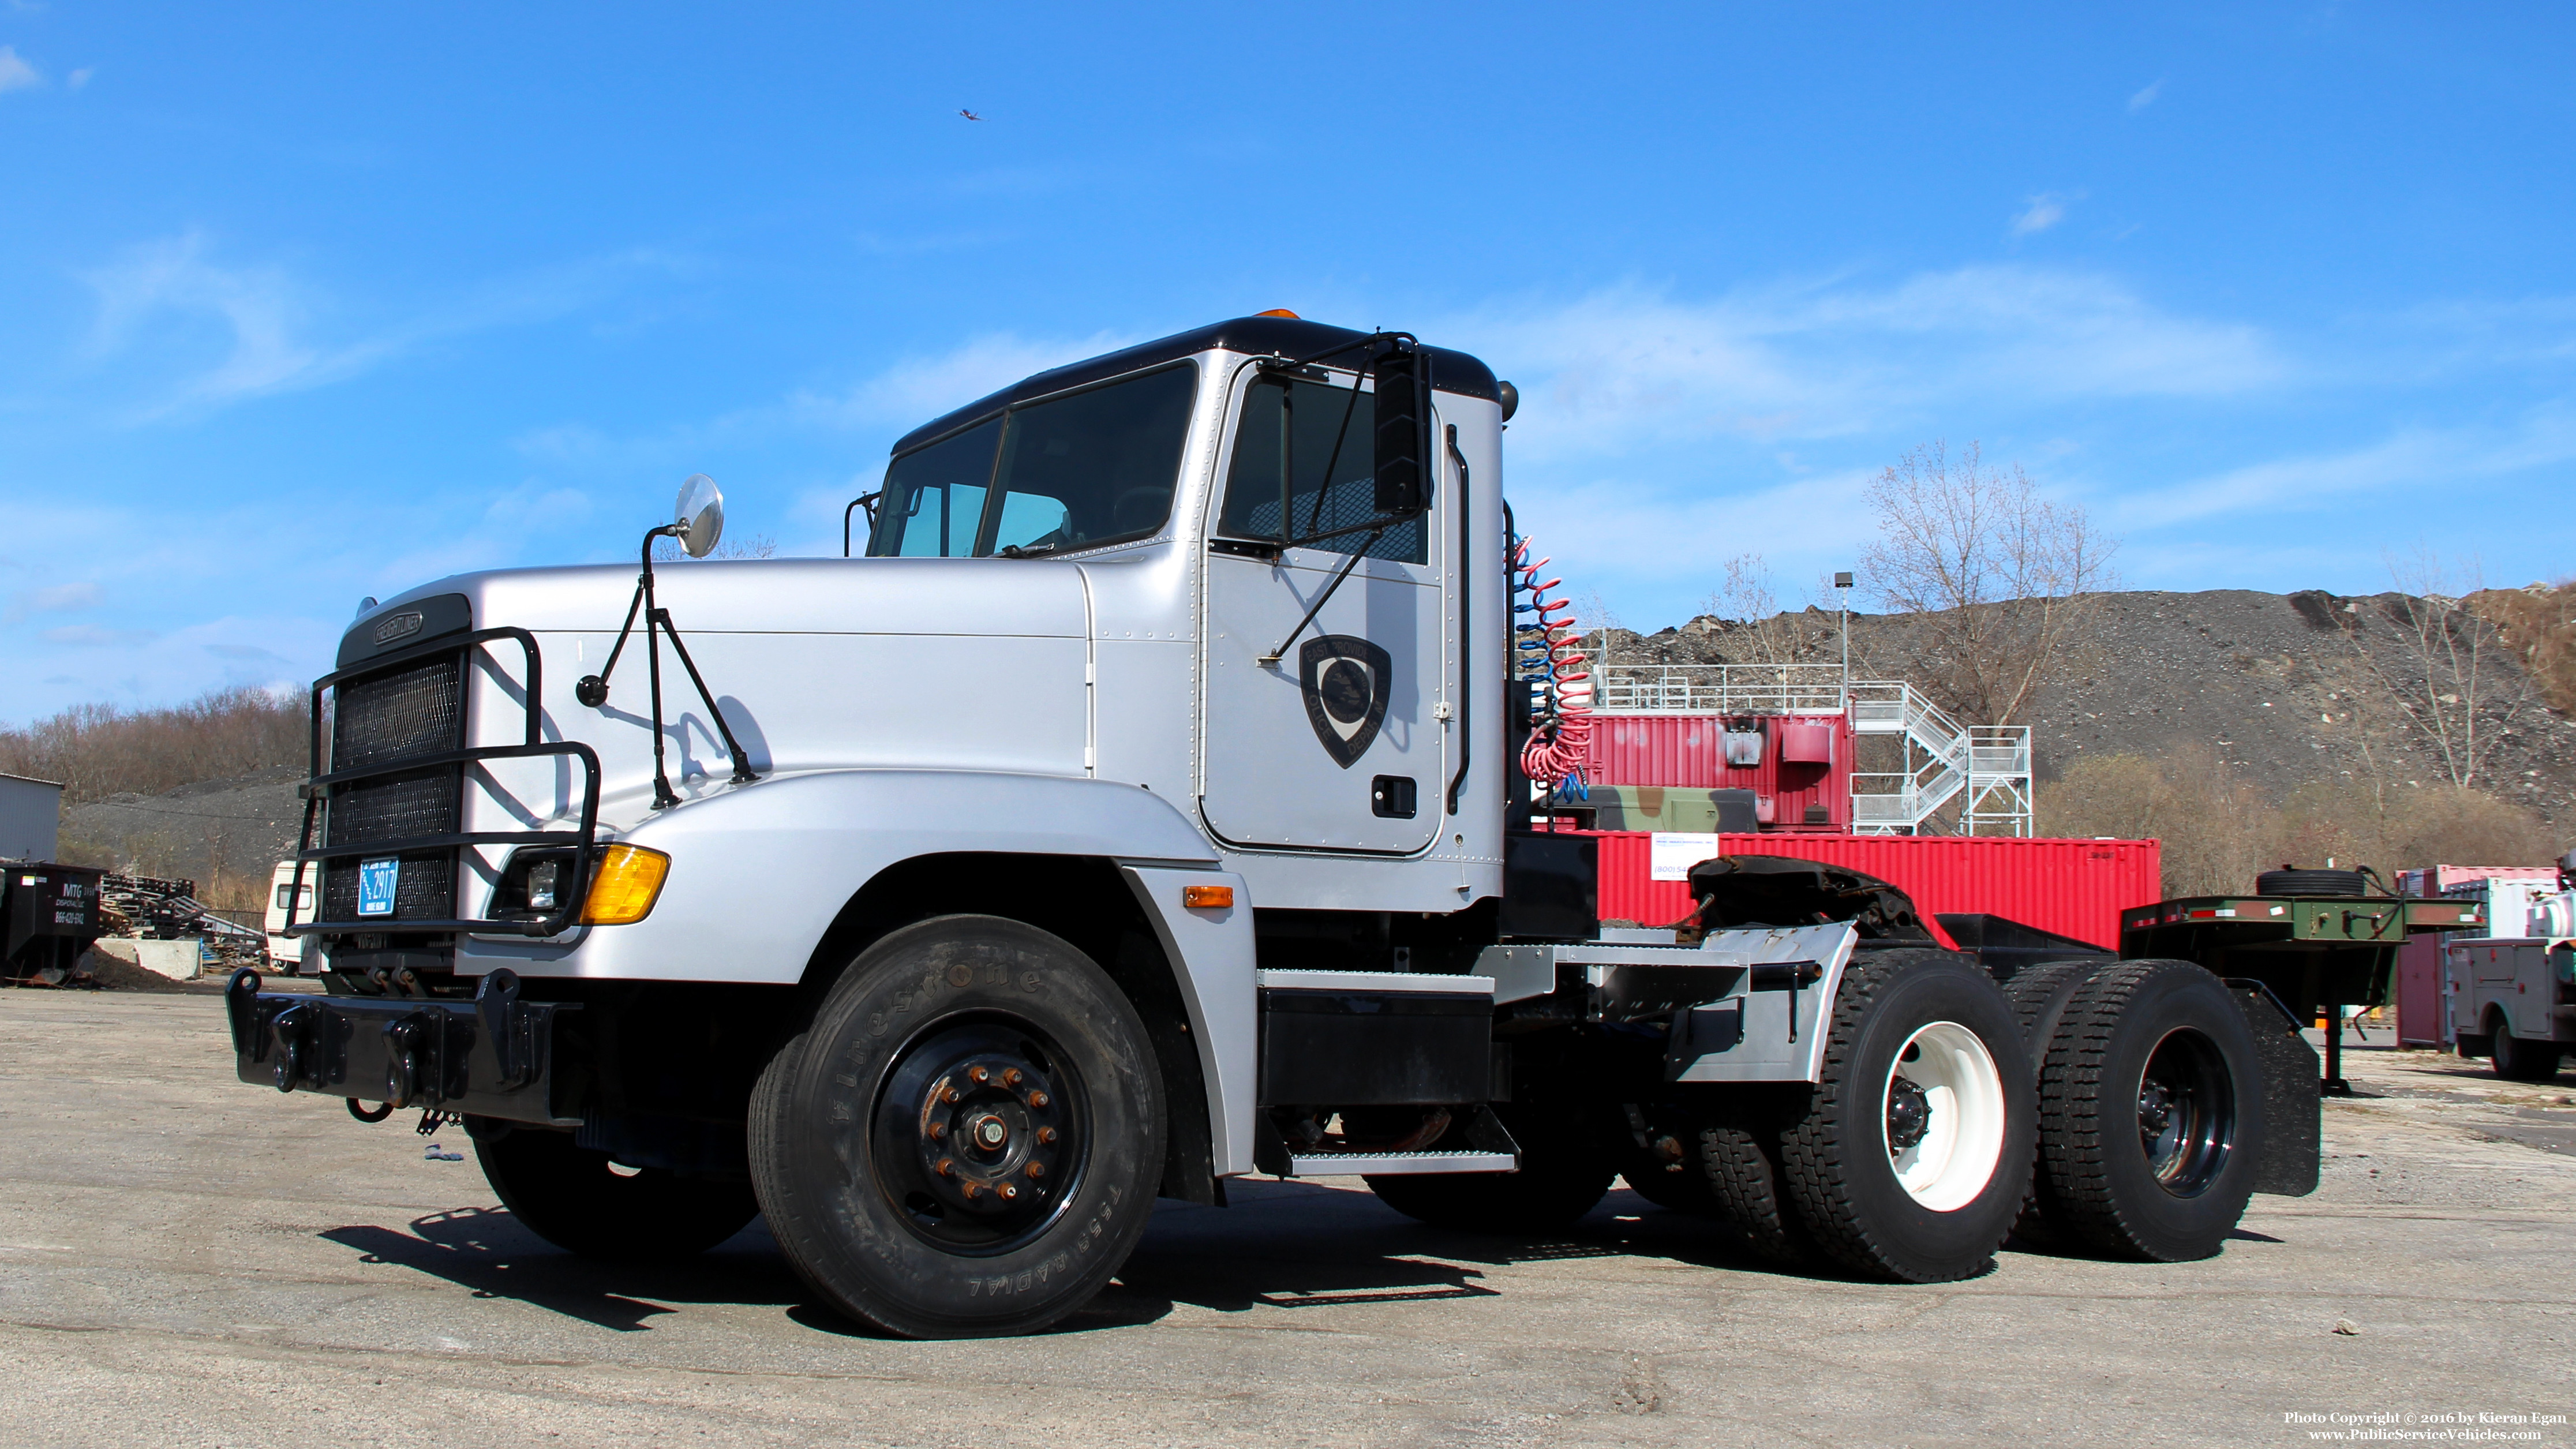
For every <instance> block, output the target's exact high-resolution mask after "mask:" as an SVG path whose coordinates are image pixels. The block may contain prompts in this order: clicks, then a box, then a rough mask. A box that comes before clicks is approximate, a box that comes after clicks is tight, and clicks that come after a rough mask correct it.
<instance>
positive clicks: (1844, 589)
mask: <svg viewBox="0 0 2576 1449" xmlns="http://www.w3.org/2000/svg"><path fill="white" fill-rule="evenodd" d="M1851 589H1852V576H1851V575H1850V574H1849V573H1848V572H1845V573H1838V574H1836V575H1834V592H1835V593H1836V594H1838V595H1840V596H1841V597H1842V627H1841V628H1840V629H1838V630H1836V631H1835V632H1837V633H1839V634H1841V635H1842V636H1843V708H1844V709H1846V710H1849V709H1850V708H1851Z"/></svg>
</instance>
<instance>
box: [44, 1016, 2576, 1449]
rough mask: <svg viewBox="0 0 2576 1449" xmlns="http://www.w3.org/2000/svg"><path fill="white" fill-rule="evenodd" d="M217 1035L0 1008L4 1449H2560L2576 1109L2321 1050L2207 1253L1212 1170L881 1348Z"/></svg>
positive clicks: (2419, 1062) (2541, 1094) (2472, 1079)
mask: <svg viewBox="0 0 2576 1449" xmlns="http://www.w3.org/2000/svg"><path fill="white" fill-rule="evenodd" d="M220 1023H221V1017H220V1011H219V1008H218V1006H217V1004H216V1003H215V1002H214V1001H212V1000H209V999H207V998H205V997H203V996H194V995H190V996H131V995H120V994H112V993H78V994H76V993H51V994H48V993H35V992H10V993H0V1424H5V1425H7V1426H8V1431H7V1438H8V1440H9V1442H11V1443H13V1444H24V1445H33V1446H51V1445H93V1444H144V1443H148V1444H153V1445H180V1446H198V1445H268V1444H285V1443H297V1442H312V1443H331V1444H341V1443H354V1444H376V1445H437V1446H442V1449H447V1446H475V1445H524V1444H530V1443H566V1444H594V1443H595V1444H617V1445H647V1444H652V1445H658V1444H683V1443H685V1444H781V1445H790V1444H815V1443H830V1444H835V1445H876V1444H906V1445H924V1446H930V1445H939V1446H969V1445H972V1446H1002V1445H1032V1446H1034V1445H1046V1446H1092V1445H1103V1446H1119V1449H1138V1446H1151V1445H1184V1444H1186V1445H1198V1444H1248V1445H1249V1444H1258V1445H1262V1446H1276V1445H1302V1444H1336V1445H1339V1444H1406V1445H1411V1444H1544V1445H1611V1444H1621V1445H1699V1444H1759V1445H1780V1444H1808V1443H1816V1444H1836V1445H1843V1444H1891V1445H1893V1444H1914V1445H1944V1444H2015V1445H2019V1444H2086V1445H2091V1444H2105V1445H2122V1446H2126V1445H2165V1444H2192V1445H2199V1444H2208V1445H2230V1446H2236V1445H2249V1444H2252V1445H2268V1444H2284V1445H2287V1444H2305V1443H2309V1442H2312V1440H2311V1439H2310V1437H2309V1435H2310V1428H2309V1427H2307V1426H2303V1425H2300V1424H2295V1423H2291V1422H2288V1421H2287V1420H2286V1419H2285V1416H2287V1415H2292V1414H2320V1415H2330V1414H2337V1413H2347V1414H2349V1413H2365V1414H2366V1413H2380V1412H2386V1413H2390V1414H2416V1415H2436V1414H2459V1413H2467V1414H2472V1415H2474V1414H2478V1413H2481V1412H2488V1413H2528V1412H2533V1411H2537V1412H2539V1413H2542V1414H2547V1415H2558V1416H2562V1417H2560V1418H2559V1419H2558V1421H2557V1422H2555V1423H2549V1424H2543V1425H2540V1426H2538V1427H2537V1428H2526V1429H2524V1430H2520V1431H2521V1432H2529V1433H2531V1434H2532V1436H2533V1437H2532V1438H2530V1439H2528V1440H2525V1441H2522V1442H2536V1443H2546V1444H2566V1443H2570V1442H2576V1435H2571V1432H2570V1430H2569V1428H2568V1426H2567V1422H2566V1420H2565V1418H2564V1417H2563V1416H2565V1415H2566V1414H2568V1412H2569V1411H2570V1409H2571V1407H2576V1391H2571V1383H2570V1380H2571V1366H2576V1342H2571V1339H2576V1332H2571V1329H2576V1256H2571V1254H2570V1253H2569V1251H2568V1245H2569V1244H2570V1242H2571V1241H2576V1238H2571V1234H2570V1229H2571V1227H2576V1154H2570V1153H2569V1152H2568V1151H2567V1150H2565V1147H2564V1145H2563V1143H2562V1142H2558V1141H2555V1140H2552V1141H2546V1142H2537V1143H2536V1142H2534V1141H2530V1140H2525V1139H2526V1138H2533V1137H2550V1136H2553V1135H2555V1134H2562V1133H2563V1131H2564V1126H2563V1124H2570V1123H2576V1107H2571V1106H2570V1105H2568V1104H2567V1103H2566V1102H2565V1101H2564V1100H2563V1099H2564V1098H2565V1097H2567V1096H2570V1095H2576V1077H2562V1078H2561V1079H2560V1081H2559V1083H2558V1084H2556V1085H2555V1086H2554V1087H2550V1088H2526V1087H2514V1086H2509V1085H2507V1084H2502V1083H2497V1082H2495V1081H2494V1080H2493V1079H2492V1078H2491V1077H2485V1076H2482V1075H2479V1074H2477V1073H2476V1072H2475V1071H2474V1070H2472V1069H2468V1068H2464V1067H2461V1066H2459V1065H2458V1064H2454V1063H2449V1062H2446V1061H2444V1060H2442V1059H2439V1058H2433V1057H2430V1056H2426V1055H2422V1054H2406V1055H2403V1056H2401V1055H2399V1054H2395V1053H2388V1052H2378V1051H2355V1052H2353V1053H2351V1054H2350V1056H2349V1057H2348V1059H2347V1060H2348V1070H2349V1072H2350V1074H2351V1075H2352V1077H2353V1078H2354V1079H2355V1080H2356V1081H2357V1082H2358V1083H2360V1085H2361V1087H2362V1089H2363V1090H2364V1091H2365V1092H2368V1093H2372V1094H2374V1095H2371V1096H2366V1097H2363V1098H2358V1099H2355V1100H2351V1101H2338V1102H2335V1103H2333V1104H2331V1105H2329V1107H2328V1108H2327V1113H2326V1140H2327V1143H2328V1149H2329V1153H2330V1156H2329V1158H2328V1160H2327V1162H2326V1164H2325V1174H2324V1186H2323V1188H2322V1189H2321V1190H2320V1191H2319V1192H2318V1193H2316V1194H2315V1195H2314V1196H2311V1197H2307V1198H2299V1199H2284V1198H2257V1199H2255V1206H2254V1209H2253V1211H2252V1212H2251V1213H2250V1214H2249V1215H2248V1216H2247V1218H2246V1219H2245V1222H2244V1224H2243V1231H2242V1232H2241V1233H2240V1234H2239V1236H2238V1237H2237V1238H2236V1239H2235V1240H2234V1241H2232V1242H2231V1243H2230V1244H2229V1245H2228V1247H2227V1250H2226V1252H2225V1253H2224V1254H2222V1255H2221V1256H2220V1257H2218V1258H2216V1259H2214V1260H2211V1261H2208V1262H2202V1263H2186V1264H2176V1265H2169V1266H2155V1265H2142V1264H2131V1263H2108V1262H2100V1261H2095V1260H2092V1259H2088V1258H2081V1257H2060V1256H2051V1255H2047V1254H2043V1253H2037V1252H2022V1251H2008V1252H2006V1253H2004V1254H2003V1255H2001V1257H2000V1259H1999V1261H1998V1264H1997V1267H1996V1269H1995V1271H1993V1272H1992V1273H1990V1274H1988V1275H1986V1276H1985V1277H1983V1278H1980V1279H1977V1280H1975V1281H1973V1282H1968V1283H1960V1284H1952V1285H1946V1286H1942V1287H1937V1288H1903V1287H1890V1286H1884V1285H1876V1284H1860V1283H1852V1282H1846V1281H1841V1280H1837V1279H1832V1278H1808V1277H1800V1276H1789V1275H1782V1274H1778V1273H1773V1272H1767V1271H1763V1270H1762V1269H1760V1268H1759V1267H1758V1266H1756V1265H1753V1264H1751V1263H1748V1262H1745V1261H1743V1260H1740V1259H1737V1258H1733V1257H1730V1256H1728V1255H1727V1254H1726V1253H1725V1252H1724V1251H1722V1250H1720V1249H1718V1248H1716V1247H1714V1246H1713V1245H1712V1244H1711V1243H1710V1241H1709V1237H1708V1235H1707V1234H1706V1233H1705V1232H1704V1231H1703V1230H1702V1229H1700V1228H1699V1226H1698V1225H1697V1224H1696V1223H1694V1222H1693V1221H1692V1220H1691V1219H1688V1218H1685V1217H1681V1216H1678V1215H1675V1214H1671V1213H1665V1212H1662V1211H1659V1210H1657V1209H1654V1208H1652V1207H1649V1206H1647V1205H1646V1204H1645V1203H1643V1202H1642V1201H1640V1200H1639V1199H1638V1198H1636V1197H1635V1196H1633V1195H1631V1194H1629V1193H1627V1192H1625V1191H1619V1192H1613V1193H1612V1194H1611V1195H1610V1197H1609V1198H1608V1199H1607V1200H1605V1201H1604V1203H1603V1204H1602V1206H1601V1207H1600V1208H1599V1209H1597V1210H1596V1211H1595V1212H1594V1213H1593V1214H1592V1215H1591V1216H1590V1217H1589V1218H1587V1219H1586V1220H1585V1221H1584V1222H1582V1223H1581V1224H1579V1225H1578V1226H1576V1227H1575V1228H1574V1229H1572V1230H1570V1231H1568V1232H1566V1233H1563V1234H1560V1235H1557V1236H1555V1237H1552V1238H1549V1239H1546V1240H1540V1241H1530V1240H1498V1239H1490V1238H1478V1237H1470V1236H1464V1235H1458V1234H1450V1233H1442V1232H1436V1231H1433V1230H1431V1229H1428V1228H1424V1227H1422V1226H1420V1225H1418V1224H1415V1223H1412V1222H1410V1221H1408V1220H1406V1219H1403V1218H1400V1217H1397V1216H1396V1215H1395V1214H1393V1213H1391V1212H1388V1211H1387V1210H1385V1209H1384V1208H1382V1207H1380V1206H1378V1205H1377V1203H1376V1201H1375V1200H1374V1199H1373V1198H1372V1197H1370V1196H1369V1194H1368V1193H1367V1192H1366V1191H1365V1190H1364V1189H1363V1188H1361V1187H1360V1186H1359V1185H1358V1184H1356V1183H1349V1182H1335V1181H1327V1182H1320V1183H1273V1182H1248V1183H1243V1184H1239V1187H1240V1192H1239V1194H1238V1198H1237V1205H1236V1206H1234V1207H1232V1208H1228V1209H1222V1210H1220V1209H1212V1208H1197V1207H1189V1206H1185V1205H1181V1204H1168V1203H1167V1204H1164V1205H1163V1207H1162V1209H1161V1210H1160V1211H1159V1212H1158V1213H1157V1214H1156V1216H1155V1219H1154V1223H1153V1225H1152V1227H1151V1229H1150V1230H1149V1232H1148V1234H1147V1236H1146V1239H1145V1242H1144V1244H1143V1246H1142V1248H1141V1249H1140V1250H1139V1251H1138V1253H1137V1254H1136V1256H1135V1257H1134V1258H1133V1259H1132V1260H1131V1261H1130V1263H1129V1264H1128V1266H1127V1268H1126V1270H1125V1271H1124V1273H1123V1274H1122V1275H1121V1277H1120V1280H1119V1281H1118V1283H1117V1284H1115V1285H1114V1286H1113V1287H1112V1288H1111V1289H1110V1290H1109V1292H1107V1293H1106V1294H1105V1295H1104V1296H1103V1297H1102V1298H1101V1299H1100V1300H1099V1301H1098V1302H1097V1303H1096V1305H1095V1306H1094V1307H1093V1308H1092V1309H1091V1310H1090V1311H1089V1312H1087V1313H1085V1314H1083V1315H1081V1316H1080V1317H1078V1318H1077V1319H1075V1320H1074V1321H1073V1322H1072V1323H1070V1324H1068V1325H1067V1326H1065V1327H1064V1328H1063V1329H1062V1330H1060V1331H1057V1332H1054V1333H1050V1334H1046V1335H1042V1336H1039V1337H1036V1338H1028V1339H1013V1340H998V1341H986V1342H968V1343H933V1344H919V1343H902V1342H890V1341H887V1340H883V1339H878V1338H873V1337H869V1336H866V1335H863V1334H859V1333H857V1332H855V1331H853V1330H852V1329H851V1328H850V1327H849V1326H848V1325H847V1324H845V1323H842V1322H840V1321H838V1320H836V1319H834V1318H833V1317H832V1316H831V1315H829V1314H828V1313H825V1312H822V1311H819V1310H818V1309H816V1308H814V1307H813V1306H811V1305H810V1304H808V1303H806V1302H805V1301H804V1297H803V1294H802V1291H801V1289H800V1288H799V1286H798V1284H797V1282H796V1280H795V1278H794V1277H793V1276H792V1275H791V1274H790V1273H789V1272H788V1271H787V1269H786V1268H785V1266H784V1265H783V1264H782V1263H781V1262H780V1261H779V1258H778V1255H777V1252H776V1250H775V1248H774V1246H773V1245H772V1244H771V1242H770V1241H769V1239H768V1237H767V1236H766V1235H765V1234H764V1233H763V1232H762V1231H761V1230H760V1228H759V1227H758V1225H756V1224H755V1225H754V1226H753V1227H752V1228H750V1229H747V1230H746V1231H745V1232H744V1233H743V1234H742V1235H741V1236H739V1237H737V1238H736V1239H735V1240H734V1241H733V1242H731V1243H729V1244H727V1245H725V1246H724V1247H723V1248H721V1249H719V1250H717V1251H716V1252H714V1253H712V1254H710V1255H708V1256H707V1257H705V1258H703V1259H700V1260H697V1261H695V1262H692V1263H688V1264H684V1265H679V1266H671V1267H658V1268H612V1267H604V1266H599V1265H594V1264H587V1263H582V1262H579V1261H576V1260H572V1259H569V1258H566V1257H565V1256H564V1255H562V1254H560V1253H557V1252H555V1251H553V1250H552V1249H550V1248H548V1247H546V1246H545V1245H544V1244H542V1243H540V1242H538V1241H537V1240H536V1239H534V1238H532V1237H531V1236H529V1235H528V1234H527V1233H525V1232H524V1231H522V1230H521V1229H520V1228H519V1227H518V1226H517V1224H516V1223H515V1222H514V1221H513V1220H512V1219H511V1218H510V1216H509V1215H508V1214H507V1213H506V1212H504V1211H502V1210H501V1209H499V1208H498V1207H497V1206H496V1205H495V1203H494V1201H493V1198H492V1196H491V1193H490V1192H489V1190H488V1189H487V1188H486V1187H485V1185H484V1183H483V1181H482V1179H481V1177H480V1175H479V1174H478V1173H477V1172H476V1171H475V1168H474V1165H473V1163H472V1162H471V1160H470V1159H469V1160H468V1161H465V1162H456V1163H449V1162H432V1161H425V1160H424V1159H423V1157H422V1150H423V1145H422V1141H421V1139H419V1138H418V1137H416V1136H414V1135H413V1134H411V1133H409V1132H405V1131H403V1130H402V1129H401V1126H400V1125H399V1124H386V1125H384V1126H379V1127H366V1126H361V1125H359V1124H358V1123H355V1122H352V1121H350V1120H349V1119H348V1117H347V1115H346V1114H345V1113H344V1112H343V1111H342V1109H341V1107H340V1106H339V1104H338V1103H336V1102H333V1101H330V1100H328V1099H324V1098H317V1097H313V1096H309V1095H302V1094H299V1095H296V1096H292V1097H280V1096H278V1095H277V1094H276V1093H274V1092H270V1091H266V1090H263V1089H260V1088H255V1087H249V1086H244V1085H241V1084H239V1083H237V1082H235V1081H233V1080H232V1079H231V1062H230V1057H229V1053H228V1049H227V1046H226V1043H225V1041H224V1037H223V1029H222V1026H221V1024H220ZM2517 1134H2519V1135H2517ZM442 1140H445V1139H442ZM450 1145H455V1144H454V1143H452V1142H451V1143H450ZM2339 1326H2340V1327H2341V1328H2345V1329H2349V1330H2350V1332H2342V1331H2338V1330H2339Z"/></svg>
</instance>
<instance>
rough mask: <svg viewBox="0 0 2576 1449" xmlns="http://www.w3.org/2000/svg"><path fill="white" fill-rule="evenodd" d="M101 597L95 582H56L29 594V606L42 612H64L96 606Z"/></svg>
mask: <svg viewBox="0 0 2576 1449" xmlns="http://www.w3.org/2000/svg"><path fill="white" fill-rule="evenodd" d="M99 598H100V594H99V589H98V585H96V584H93V583H87V582H82V583H76V584H56V585H54V586H53V587H52V588H49V589H38V590H36V591H35V592H34V593H32V594H29V595H28V596H27V607H29V608H31V609H34V610H37V611H39V612H41V613H62V612H64V611H65V610H70V609H88V608H95V607H96V606H97V604H98V601H99Z"/></svg>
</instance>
